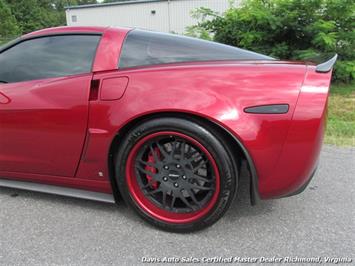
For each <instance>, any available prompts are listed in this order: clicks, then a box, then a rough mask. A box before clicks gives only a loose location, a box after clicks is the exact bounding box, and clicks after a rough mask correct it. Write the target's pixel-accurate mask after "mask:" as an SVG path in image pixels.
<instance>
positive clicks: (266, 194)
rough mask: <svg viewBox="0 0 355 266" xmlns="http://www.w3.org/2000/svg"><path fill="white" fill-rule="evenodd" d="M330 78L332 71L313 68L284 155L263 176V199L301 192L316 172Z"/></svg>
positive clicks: (295, 112) (291, 127)
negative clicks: (324, 71)
mask: <svg viewBox="0 0 355 266" xmlns="http://www.w3.org/2000/svg"><path fill="white" fill-rule="evenodd" d="M330 79H331V72H329V73H317V72H316V71H315V69H314V67H309V70H308V72H307V75H306V78H305V81H304V84H303V86H302V88H301V91H300V95H299V98H298V101H297V106H296V108H295V111H294V114H293V118H292V122H291V125H290V128H289V132H288V135H287V138H286V141H285V143H284V146H283V148H282V151H281V154H280V157H279V159H278V161H277V163H276V164H275V167H274V170H273V171H272V174H271V175H270V176H267V177H264V178H262V179H259V184H258V189H259V194H260V197H261V199H271V198H280V197H286V196H291V195H295V194H298V193H300V192H302V191H303V190H304V189H305V187H306V186H307V184H308V183H309V181H310V178H311V177H312V176H313V175H314V172H315V169H316V166H317V162H318V158H319V154H320V150H321V147H322V144H323V136H324V132H325V127H326V119H327V101H328V93H329V83H330Z"/></svg>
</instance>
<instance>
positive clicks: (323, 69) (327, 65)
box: [316, 54, 338, 73]
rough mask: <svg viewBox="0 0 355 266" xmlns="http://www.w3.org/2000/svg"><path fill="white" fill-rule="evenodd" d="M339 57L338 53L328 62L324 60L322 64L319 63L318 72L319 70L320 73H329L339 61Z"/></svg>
mask: <svg viewBox="0 0 355 266" xmlns="http://www.w3.org/2000/svg"><path fill="white" fill-rule="evenodd" d="M337 58H338V55H337V54H335V55H334V56H333V57H332V58H331V59H329V60H328V61H327V62H324V63H322V64H319V65H317V67H316V72H319V73H327V72H329V71H330V70H332V68H333V66H334V64H335V62H336V61H337Z"/></svg>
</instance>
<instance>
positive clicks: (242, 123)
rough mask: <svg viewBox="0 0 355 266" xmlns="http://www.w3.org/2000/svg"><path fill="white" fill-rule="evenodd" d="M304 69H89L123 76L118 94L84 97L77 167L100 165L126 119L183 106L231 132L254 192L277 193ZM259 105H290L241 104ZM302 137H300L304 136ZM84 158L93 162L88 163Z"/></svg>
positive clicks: (232, 66) (213, 66)
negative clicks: (279, 108) (263, 110)
mask: <svg viewBox="0 0 355 266" xmlns="http://www.w3.org/2000/svg"><path fill="white" fill-rule="evenodd" d="M305 74H306V66H304V65H298V64H279V63H265V62H264V63H233V64H231V63H216V64H197V65H196V64H195V65H193V64H192V65H172V66H155V67H147V68H141V69H132V70H121V71H117V72H115V73H112V72H111V73H106V74H105V73H101V74H97V75H96V77H94V78H101V79H102V78H110V77H112V76H116V77H117V76H122V77H127V78H128V79H129V84H128V87H127V89H126V92H125V95H124V97H123V98H121V99H120V100H119V101H94V102H92V103H91V107H90V121H89V128H90V129H89V131H90V143H89V147H88V149H87V154H86V159H85V158H84V161H83V163H82V164H81V167H82V171H79V174H82V175H83V176H84V175H86V176H87V175H88V174H89V175H90V172H91V173H97V172H98V171H99V169H107V167H103V165H105V164H106V160H105V159H106V158H102V156H101V154H103V153H104V154H107V153H108V151H109V148H110V145H111V141H112V140H113V138H114V136H115V135H116V133H117V132H118V131H119V130H120V128H122V127H123V126H124V125H126V124H127V123H129V122H130V121H132V120H133V119H135V118H137V117H141V116H144V115H147V114H153V113H162V112H177V113H187V114H189V113H190V114H194V115H198V116H201V117H204V118H207V119H209V120H212V121H214V122H216V123H218V124H220V125H221V126H223V127H224V128H226V129H227V130H228V131H230V132H231V133H232V134H233V135H234V136H235V137H236V138H238V139H239V140H240V142H241V143H242V144H243V145H244V146H245V148H246V149H247V150H248V152H249V154H250V156H251V157H252V159H253V161H254V164H255V166H256V170H257V175H258V179H259V192H260V194H261V197H262V198H269V197H273V196H280V193H281V192H282V193H284V191H283V188H284V186H285V182H286V183H287V182H288V181H285V180H283V178H285V179H287V178H288V173H289V172H290V171H293V168H295V167H296V165H294V166H293V165H292V164H291V165H292V167H291V168H290V166H289V164H288V165H287V167H288V168H287V167H285V166H284V165H283V162H282V161H283V160H286V161H287V159H292V160H293V161H296V160H297V156H299V153H298V154H292V153H290V154H288V153H287V152H286V153H285V152H283V149H284V144H285V142H286V140H287V139H288V138H290V137H289V133H293V132H294V131H291V132H289V131H290V128H291V126H292V125H293V122H292V117H293V115H294V112H295V110H296V109H297V110H299V109H298V108H296V103H297V100H298V98H299V94H300V90H301V87H302V85H303V81H304V78H305ZM267 104H289V106H290V109H289V112H288V113H287V114H247V113H245V112H244V111H243V110H244V108H246V107H250V106H255V105H267ZM305 104H306V103H305ZM301 109H303V108H301ZM296 116H297V117H300V116H302V111H301V110H299V111H297V113H296ZM301 120H302V119H301ZM306 120H307V119H306ZM98 129H105V130H98ZM293 130H295V129H293ZM293 134H296V133H293ZM304 137H306V141H307V138H308V137H307V136H304ZM300 141H301V142H302V136H300ZM305 145H307V144H305ZM85 160H89V161H90V162H94V161H95V162H97V164H92V163H91V164H90V166H88V165H87V162H85ZM100 161H101V162H100ZM84 166H85V167H84ZM95 167H98V168H99V169H94V168H95ZM84 169H90V171H88V172H87V171H85V170H84ZM281 173H283V175H281ZM295 173H299V171H298V170H297V171H296V172H295ZM295 175H297V174H295ZM295 175H294V174H292V175H291V178H293V176H295ZM105 176H108V173H107V170H106V171H105ZM92 178H97V176H92ZM275 178H277V180H276V179H275ZM293 188H294V187H291V189H293ZM286 190H287V191H286V192H289V191H288V189H286Z"/></svg>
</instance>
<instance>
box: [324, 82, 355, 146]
mask: <svg viewBox="0 0 355 266" xmlns="http://www.w3.org/2000/svg"><path fill="white" fill-rule="evenodd" d="M325 143H327V144H332V145H337V146H355V84H350V85H349V84H347V85H342V84H335V85H332V86H331V89H330V97H329V105H328V123H327V131H326V136H325Z"/></svg>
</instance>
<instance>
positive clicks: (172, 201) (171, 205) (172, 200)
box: [170, 196, 176, 210]
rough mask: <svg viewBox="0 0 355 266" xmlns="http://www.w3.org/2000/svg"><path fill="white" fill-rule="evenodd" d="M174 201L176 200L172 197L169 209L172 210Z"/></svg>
mask: <svg viewBox="0 0 355 266" xmlns="http://www.w3.org/2000/svg"><path fill="white" fill-rule="evenodd" d="M175 200H176V197H175V196H173V198H172V199H171V202H170V209H171V210H172V209H174V204H175Z"/></svg>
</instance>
